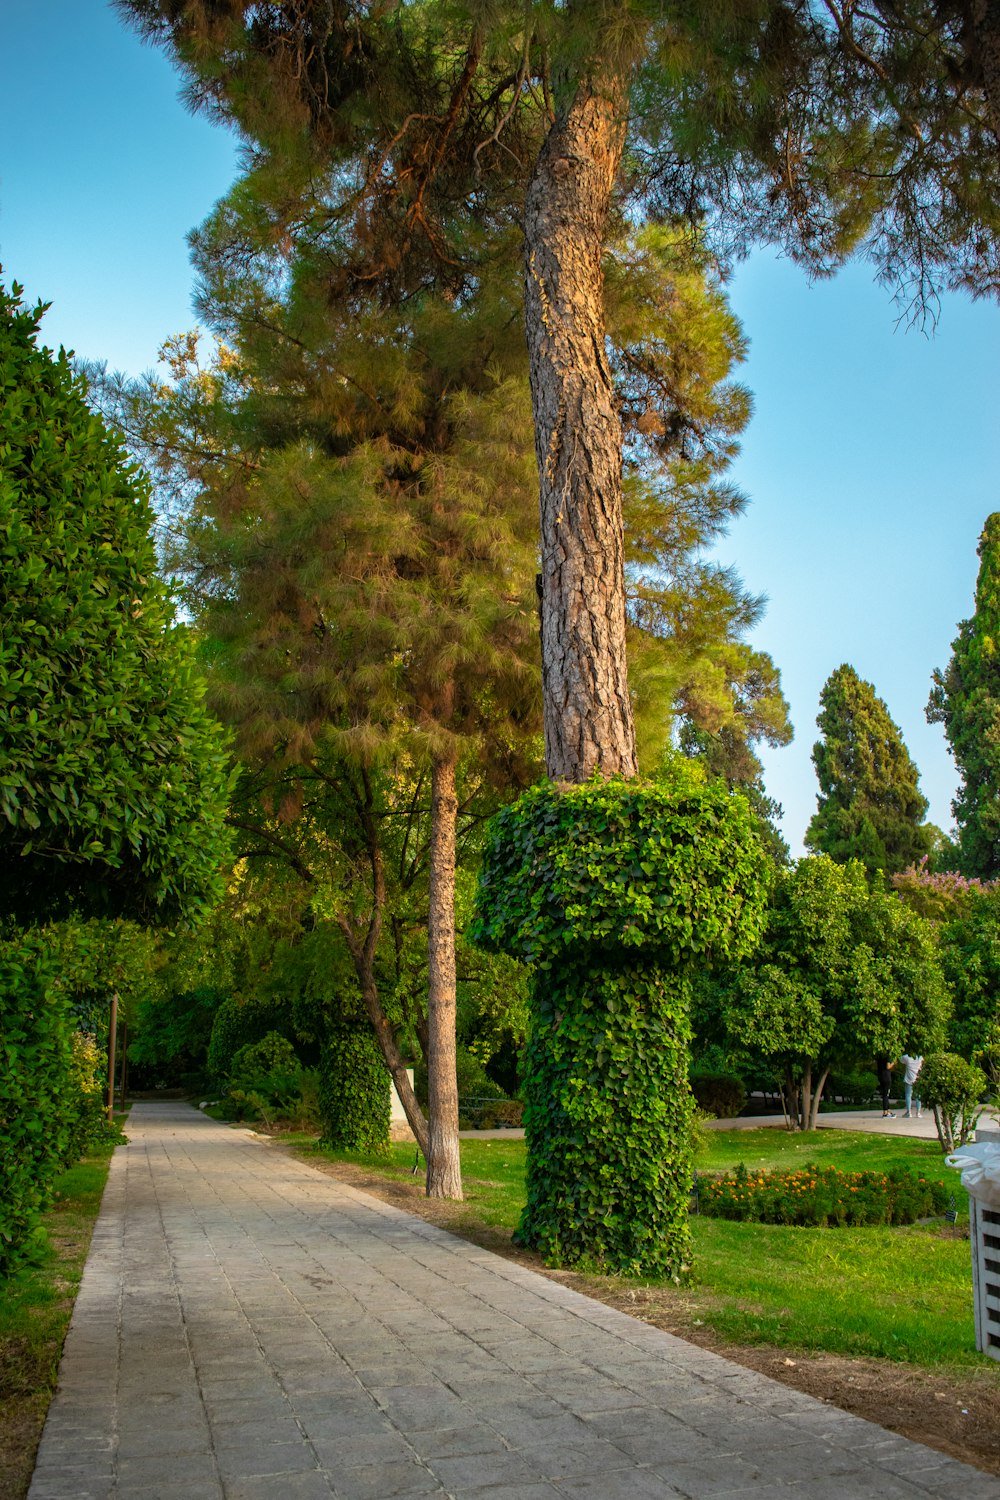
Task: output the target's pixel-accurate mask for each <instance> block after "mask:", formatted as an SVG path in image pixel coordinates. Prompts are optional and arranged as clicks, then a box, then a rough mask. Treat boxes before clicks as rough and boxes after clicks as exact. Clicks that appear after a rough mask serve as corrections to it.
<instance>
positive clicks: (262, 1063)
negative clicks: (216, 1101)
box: [226, 1031, 302, 1125]
mask: <svg viewBox="0 0 1000 1500" xmlns="http://www.w3.org/2000/svg"><path fill="white" fill-rule="evenodd" d="M301 1089H302V1065H301V1063H300V1062H299V1060H298V1058H297V1057H296V1055H295V1048H294V1047H293V1046H292V1044H291V1042H288V1041H286V1040H285V1038H284V1037H283V1036H279V1035H278V1033H277V1032H276V1031H269V1032H268V1033H267V1034H266V1035H265V1036H264V1037H262V1038H261V1040H260V1041H259V1042H248V1043H247V1044H246V1046H243V1047H241V1048H240V1049H239V1051H238V1052H237V1053H236V1054H235V1056H234V1057H233V1060H232V1064H231V1067H230V1070H229V1088H228V1090H227V1094H226V1101H227V1102H228V1103H229V1104H230V1105H231V1106H232V1108H233V1109H234V1110H235V1113H236V1118H237V1119H246V1118H248V1117H249V1118H260V1119H262V1120H264V1121H265V1122H266V1123H267V1124H268V1125H270V1124H271V1123H272V1121H273V1120H274V1118H275V1117H276V1116H278V1115H287V1114H289V1113H290V1112H291V1111H293V1110H294V1108H295V1106H296V1105H297V1103H298V1101H299V1099H300V1098H301Z"/></svg>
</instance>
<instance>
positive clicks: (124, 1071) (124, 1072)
mask: <svg viewBox="0 0 1000 1500" xmlns="http://www.w3.org/2000/svg"><path fill="white" fill-rule="evenodd" d="M127 1077H128V1021H127V1019H126V1018H125V1017H124V1016H123V1017H122V1068H121V1079H120V1083H119V1088H118V1108H119V1109H120V1110H122V1111H124V1109H125V1083H126V1079H127Z"/></svg>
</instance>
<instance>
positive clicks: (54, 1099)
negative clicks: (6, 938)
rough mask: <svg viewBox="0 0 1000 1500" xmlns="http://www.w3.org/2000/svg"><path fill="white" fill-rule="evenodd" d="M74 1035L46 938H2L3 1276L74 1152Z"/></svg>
mask: <svg viewBox="0 0 1000 1500" xmlns="http://www.w3.org/2000/svg"><path fill="white" fill-rule="evenodd" d="M72 1036H73V1027H72V1023H71V1020H70V1015H69V1005H68V1001H67V998H66V996H65V994H64V992H63V991H62V990H61V989H60V987H59V986H58V984H57V983H56V982H55V966H54V964H53V961H52V957H51V954H50V952H49V951H48V950H47V948H46V946H45V944H44V943H43V942H42V940H41V939H37V938H24V939H21V940H20V941H18V942H10V943H4V944H0V1162H2V1164H3V1166H2V1170H0V1276H7V1275H9V1274H10V1273H11V1272H12V1271H14V1270H15V1269H16V1268H17V1267H18V1266H19V1265H21V1264H23V1263H24V1262H26V1261H29V1260H31V1259H32V1258H34V1256H35V1255H36V1253H37V1251H38V1249H39V1248H40V1246H41V1244H42V1243H43V1241H44V1231H43V1229H42V1227H41V1222H40V1216H41V1214H42V1212H43V1211H44V1209H46V1208H47V1207H48V1205H49V1202H50V1201H51V1189H52V1182H53V1179H54V1178H55V1177H56V1175H57V1174H58V1173H59V1172H60V1171H61V1170H62V1168H63V1167H64V1166H65V1165H66V1163H67V1161H68V1160H69V1159H70V1154H71V1151H72V1146H73V1132H74V1125H75V1120H76V1117H77V1097H76V1095H75V1092H74V1090H73V1087H72V1070H73V1066H74V1064H73V1043H72Z"/></svg>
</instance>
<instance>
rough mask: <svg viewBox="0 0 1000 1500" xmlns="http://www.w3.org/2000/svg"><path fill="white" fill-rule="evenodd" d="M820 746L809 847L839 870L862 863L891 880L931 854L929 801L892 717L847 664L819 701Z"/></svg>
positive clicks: (816, 754)
mask: <svg viewBox="0 0 1000 1500" xmlns="http://www.w3.org/2000/svg"><path fill="white" fill-rule="evenodd" d="M820 705H821V707H820V714H819V718H818V719H817V721H816V722H817V724H818V725H819V728H820V731H821V738H820V739H819V740H817V742H816V744H815V745H814V746H813V765H814V766H815V767H816V775H817V777H818V778H819V787H820V795H819V799H818V806H817V810H816V812H815V814H814V815H813V818H812V821H811V822H810V824H809V827H808V829H807V830H806V837H805V843H806V847H807V848H808V849H811V850H813V851H814V852H815V853H817V854H828V855H829V856H830V858H831V859H833V860H835V861H836V862H837V863H838V864H846V863H847V862H848V861H849V860H851V859H856V860H859V861H860V862H861V863H862V864H863V865H864V866H865V868H866V869H867V870H868V871H869V873H870V874H874V873H875V872H876V871H877V870H881V871H883V872H884V873H885V874H886V875H893V874H895V873H896V872H897V871H899V870H903V869H905V868H906V867H907V866H908V865H912V864H915V863H916V862H917V861H918V860H920V859H922V858H923V856H924V855H925V854H927V853H928V851H929V850H930V848H931V846H932V843H933V838H934V835H933V832H932V830H930V829H929V828H927V827H926V826H924V825H923V818H924V815H925V814H926V812H927V799H926V798H925V797H924V796H923V795H922V794H921V792H920V790H919V787H918V784H917V783H918V781H919V772H918V771H917V768H916V766H915V765H914V763H913V761H912V760H911V759H910V755H909V752H908V751H907V748H906V746H905V745H904V743H903V738H902V735H901V734H900V732H899V728H898V726H897V725H896V724H894V723H893V720H892V718H891V717H890V714H889V710H888V709H887V708H886V706H885V703H884V702H883V701H882V699H881V698H879V697H877V696H876V694H875V689H874V687H873V686H872V684H871V683H870V682H865V681H863V679H862V678H860V677H859V676H858V674H857V672H855V670H854V668H853V667H851V666H848V665H847V664H846V663H845V664H844V665H843V666H840V667H838V668H837V669H836V671H835V672H831V674H830V676H829V677H828V678H827V681H826V683H825V685H824V687H823V691H822V693H821V695H820Z"/></svg>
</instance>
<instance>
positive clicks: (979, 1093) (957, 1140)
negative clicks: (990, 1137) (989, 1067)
mask: <svg viewBox="0 0 1000 1500" xmlns="http://www.w3.org/2000/svg"><path fill="white" fill-rule="evenodd" d="M917 1092H918V1093H919V1094H920V1101H921V1104H923V1105H924V1107H925V1108H926V1107H927V1106H928V1105H929V1106H930V1107H931V1108H932V1109H933V1111H934V1123H935V1125H936V1126H937V1133H938V1140H939V1141H940V1142H941V1149H942V1151H945V1152H948V1151H954V1150H955V1149H956V1148H957V1147H958V1146H964V1145H965V1143H966V1141H967V1140H969V1138H970V1137H971V1135H972V1133H973V1131H974V1130H975V1128H976V1122H977V1121H978V1119H979V1116H980V1115H981V1114H982V1102H981V1101H982V1099H983V1097H984V1095H985V1093H986V1074H985V1073H984V1072H983V1071H982V1069H981V1068H977V1067H976V1066H975V1065H974V1064H973V1063H970V1062H966V1060H965V1058H964V1057H959V1055H958V1053H957V1052H934V1053H932V1054H931V1055H930V1056H929V1057H925V1058H924V1065H923V1067H922V1068H921V1069H920V1079H919V1083H918V1086H917Z"/></svg>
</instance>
